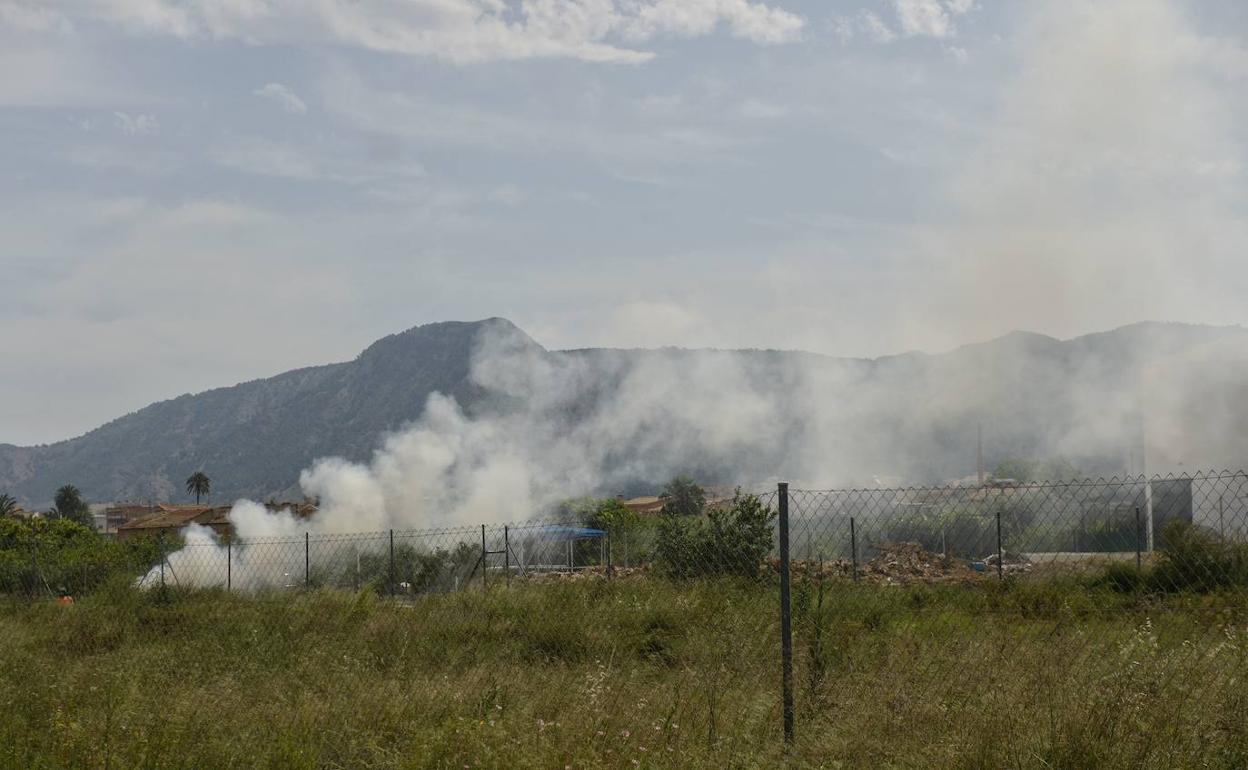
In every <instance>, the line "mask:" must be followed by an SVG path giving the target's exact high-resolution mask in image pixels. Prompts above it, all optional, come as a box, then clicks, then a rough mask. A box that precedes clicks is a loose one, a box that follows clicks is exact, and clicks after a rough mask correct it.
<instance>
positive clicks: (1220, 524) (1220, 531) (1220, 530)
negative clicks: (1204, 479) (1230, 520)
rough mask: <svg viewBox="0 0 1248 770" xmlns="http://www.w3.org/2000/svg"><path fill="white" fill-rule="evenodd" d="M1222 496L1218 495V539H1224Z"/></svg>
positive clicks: (1224, 523) (1224, 519)
mask: <svg viewBox="0 0 1248 770" xmlns="http://www.w3.org/2000/svg"><path fill="white" fill-rule="evenodd" d="M1222 497H1223V496H1222V495H1218V537H1220V538H1222V539H1223V540H1225V539H1226V518H1225V516H1223V513H1224V510H1223V507H1222Z"/></svg>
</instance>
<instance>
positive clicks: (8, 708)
mask: <svg viewBox="0 0 1248 770" xmlns="http://www.w3.org/2000/svg"><path fill="white" fill-rule="evenodd" d="M1166 601H1169V600H1158V599H1147V600H1146V599H1141V598H1138V597H1135V596H1128V595H1124V594H1121V593H1116V592H1114V591H1112V590H1109V589H1107V588H1106V589H1090V588H1087V587H1085V586H1083V585H1080V584H1077V583H1073V582H1072V583H1070V584H1051V585H1046V586H1040V585H1033V586H1028V585H1016V586H1009V585H1006V586H996V585H990V586H974V587H953V586H949V587H916V588H904V589H903V588H896V587H880V586H866V585H852V584H848V583H842V582H837V583H827V584H824V585H822V586H820V585H818V584H802V585H800V586H799V588H798V590H797V592H796V599H795V602H796V607H795V613H796V617H795V623H796V636H797V656H796V658H797V661H798V668H799V670H798V677H797V681H798V682H799V683H801V687H800V688H799V693H798V696H799V697H798V704H799V709H800V710H799V719H798V729H799V737H798V742H797V744H796V745H795V746H794V747H793V748H792V749H791V751H790V752H789V753H788V754H787V755H786V753H785V751H784V748H783V745H782V743H781V741H780V736H779V724H780V713H779V695H778V684H779V650H778V633H777V608H776V602H775V593H774V590H773V589H772V588H771V587H768V586H763V585H759V584H758V583H756V582H750V581H742V580H734V579H728V578H725V579H716V580H699V581H691V582H685V583H677V582H667V581H659V580H648V579H635V580H618V581H613V582H605V581H594V580H585V581H577V582H568V583H545V584H540V585H532V584H527V585H526V584H520V583H517V584H516V585H514V586H513V587H511V588H505V587H502V586H499V587H497V588H495V589H492V590H490V591H489V592H480V591H477V592H473V593H469V592H464V593H459V594H451V595H439V596H431V597H426V598H420V599H416V600H414V601H403V602H391V601H385V600H382V599H379V598H378V597H376V596H375V595H373V594H372V593H369V592H364V593H360V594H349V593H342V592H335V591H328V590H326V591H308V592H292V593H285V594H273V595H268V596H258V597H243V596H238V595H228V594H225V593H221V592H215V591H201V592H194V593H178V592H165V593H162V592H156V591H150V592H141V591H136V590H134V589H132V588H131V587H130V586H129V585H126V584H122V583H117V584H113V585H110V586H107V587H106V588H105V589H104V590H101V591H98V592H96V593H95V594H93V595H91V596H88V597H86V598H85V599H83V600H82V601H80V602H79V603H77V604H75V605H72V606H68V607H62V606H56V605H55V604H53V603H51V602H35V603H30V602H21V603H18V602H13V603H8V604H4V605H3V606H0V710H2V712H0V713H2V714H3V717H2V718H0V764H3V766H6V767H22V768H53V767H98V768H105V767H107V768H132V767H133V768H140V767H152V768H231V767H239V768H242V767H248V768H250V767H272V768H278V767H280V768H336V767H340V768H454V769H457V770H458V769H459V768H464V767H469V768H478V767H498V768H565V767H573V768H581V767H612V768H614V767H619V768H635V767H671V768H712V767H713V768H733V767H739V768H747V767H776V766H788V767H799V768H807V767H809V768H816V767H826V768H832V767H842V768H849V767H897V768H928V767H953V768H1001V767H1020V768H1021V767H1035V768H1049V767H1062V768H1084V767H1087V768H1092V767H1121V768H1128V767H1129V768H1135V767H1154V768H1169V767H1226V768H1232V767H1244V766H1245V765H1246V763H1248V728H1246V727H1245V725H1246V724H1248V720H1246V719H1245V717H1248V697H1246V696H1245V695H1244V694H1243V692H1242V686H1241V685H1240V683H1241V682H1242V681H1243V676H1244V674H1245V673H1248V670H1246V669H1248V657H1246V656H1248V628H1246V626H1245V622H1244V618H1243V617H1242V615H1241V614H1239V612H1238V611H1236V610H1234V609H1233V608H1230V607H1229V606H1223V607H1221V609H1220V610H1219V611H1218V612H1210V611H1208V608H1207V607H1205V606H1204V605H1201V604H1199V603H1190V602H1184V601H1181V600H1174V601H1173V603H1169V604H1167V603H1164V602H1166ZM1159 602H1162V603H1159Z"/></svg>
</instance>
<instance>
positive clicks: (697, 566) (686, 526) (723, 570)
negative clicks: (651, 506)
mask: <svg viewBox="0 0 1248 770" xmlns="http://www.w3.org/2000/svg"><path fill="white" fill-rule="evenodd" d="M775 517H776V514H775V512H773V511H772V510H770V509H769V508H767V507H766V506H764V505H763V504H762V501H760V500H759V499H758V497H756V496H755V495H749V494H745V495H743V494H742V493H741V490H740V489H738V490H737V492H736V494H734V495H733V498H732V502H731V503H730V504H729V505H728V506H727V507H725V508H713V509H712V510H711V511H710V512H709V513H707V515H706V518H704V519H703V518H695V517H690V516H683V515H679V514H664V516H663V519H662V523H661V525H660V529H659V542H658V547H657V549H656V551H657V552H656V562H657V564H658V567H659V568H660V570H661V571H663V572H664V573H665V574H667V575H669V576H671V577H678V578H687V577H697V576H703V575H738V576H741V577H748V578H758V577H759V576H760V575H761V574H762V568H763V560H764V559H765V558H766V556H767V554H768V553H770V552H771V549H772V546H773V544H774V542H775V535H774V533H773V531H772V522H773V521H774V520H775Z"/></svg>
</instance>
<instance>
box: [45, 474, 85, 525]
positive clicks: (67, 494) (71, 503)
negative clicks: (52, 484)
mask: <svg viewBox="0 0 1248 770" xmlns="http://www.w3.org/2000/svg"><path fill="white" fill-rule="evenodd" d="M52 503H53V506H54V507H53V509H52V516H53V518H57V519H65V520H67V521H72V522H75V523H77V524H81V525H82V526H84V527H90V526H91V509H90V508H89V507H88V506H87V503H86V501H85V500H83V499H82V493H81V492H79V491H78V487H76V486H74V485H73V484H66V485H65V486H63V487H61V488H60V489H58V490H56V497H54V498H52Z"/></svg>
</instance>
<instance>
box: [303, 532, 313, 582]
mask: <svg viewBox="0 0 1248 770" xmlns="http://www.w3.org/2000/svg"><path fill="white" fill-rule="evenodd" d="M311 585H312V540H311V537H310V536H309V534H308V533H307V532H304V533H303V587H304V588H308V587H310V586H311Z"/></svg>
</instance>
